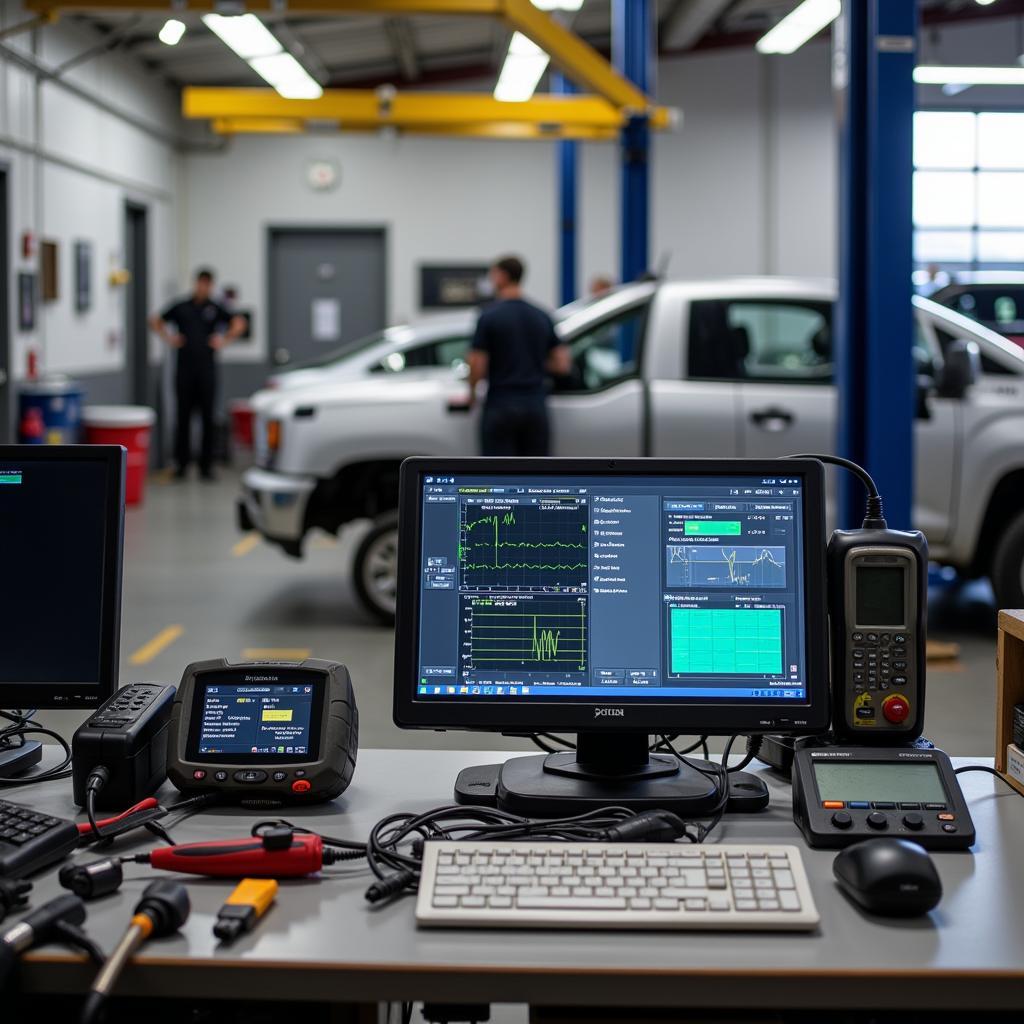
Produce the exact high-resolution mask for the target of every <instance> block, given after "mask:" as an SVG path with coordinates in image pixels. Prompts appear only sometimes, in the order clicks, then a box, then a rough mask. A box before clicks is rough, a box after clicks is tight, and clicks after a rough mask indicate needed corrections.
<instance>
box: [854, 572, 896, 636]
mask: <svg viewBox="0 0 1024 1024" xmlns="http://www.w3.org/2000/svg"><path fill="white" fill-rule="evenodd" d="M857 625H858V626H902V625H904V617H903V570H902V569H899V568H891V567H889V566H873V565H872V566H864V565H862V566H858V568H857Z"/></svg>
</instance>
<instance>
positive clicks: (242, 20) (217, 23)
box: [203, 14, 284, 60]
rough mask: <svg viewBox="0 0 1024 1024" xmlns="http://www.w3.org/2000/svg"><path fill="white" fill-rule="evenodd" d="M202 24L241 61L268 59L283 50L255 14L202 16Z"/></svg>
mask: <svg viewBox="0 0 1024 1024" xmlns="http://www.w3.org/2000/svg"><path fill="white" fill-rule="evenodd" d="M203 24H204V25H205V26H206V27H207V28H208V29H209V30H210V31H211V32H212V33H213V34H214V35H215V36H219V37H220V38H221V40H223V42H224V44H225V45H226V46H228V47H230V48H231V49H232V50H234V51H235V53H237V54H238V56H239V57H241V58H242V60H252V58H253V57H269V56H271V55H272V54H275V53H280V52H281V51H282V50H283V49H284V47H283V46H282V45H281V44H280V43H279V42H278V41H277V37H276V36H275V35H274V34H273V32H271V31H270V29H268V28H267V26H266V25H264V24H263V22H262V21H260V19H259V18H257V17H256V15H255V14H238V15H224V14H204V15H203Z"/></svg>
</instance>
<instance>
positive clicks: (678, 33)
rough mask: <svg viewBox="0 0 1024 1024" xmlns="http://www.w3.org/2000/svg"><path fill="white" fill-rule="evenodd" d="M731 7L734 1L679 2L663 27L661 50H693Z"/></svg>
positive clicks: (660, 41) (696, 0) (690, 0)
mask: <svg viewBox="0 0 1024 1024" xmlns="http://www.w3.org/2000/svg"><path fill="white" fill-rule="evenodd" d="M731 6H732V0H679V2H678V3H677V4H676V5H675V7H674V8H673V9H672V10H671V12H670V13H669V14H668V16H667V17H666V18H665V21H664V23H663V25H662V28H661V31H660V33H659V36H660V38H659V40H658V45H659V48H660V49H663V50H673V51H676V52H683V51H686V50H689V49H692V48H693V47H694V46H696V45H697V44H698V43H699V42H700V41H701V39H703V38H704V36H705V35H706V34H707V32H708V30H709V29H710V28H711V27H712V26H713V25H714V24H715V22H716V21H718V19H719V18H721V17H722V15H723V14H725V12H726V11H727V10H728V9H729V8H730V7H731Z"/></svg>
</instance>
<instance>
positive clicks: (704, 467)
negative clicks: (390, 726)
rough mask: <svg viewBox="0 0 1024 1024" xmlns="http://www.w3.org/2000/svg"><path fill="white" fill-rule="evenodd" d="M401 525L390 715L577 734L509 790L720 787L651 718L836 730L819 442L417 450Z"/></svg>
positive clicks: (439, 724)
mask: <svg viewBox="0 0 1024 1024" xmlns="http://www.w3.org/2000/svg"><path fill="white" fill-rule="evenodd" d="M399 530H400V533H399V593H398V609H397V633H396V668H395V698H394V718H395V722H396V724H398V725H399V726H401V727H403V728H426V729H472V730H492V731H499V732H504V733H518V734H524V733H536V732H575V733H577V734H578V741H577V747H578V749H577V751H576V753H575V754H573V753H569V754H558V755H552V756H550V757H548V758H546V759H544V758H540V759H538V758H519V759H516V761H512V762H508V763H507V764H506V765H505V766H504V768H503V769H502V778H501V780H500V788H499V792H500V793H504V795H505V797H506V799H505V804H506V806H509V807H512V806H513V805H515V806H516V807H518V808H519V809H523V810H537V809H538V807H539V806H540V804H541V802H542V801H543V798H544V796H545V795H548V796H551V795H552V794H553V793H554V794H561V797H560V798H559V799H560V801H561V802H560V804H559V807H560V809H561V810H566V809H568V808H578V807H581V806H583V805H584V804H585V803H586V799H585V798H586V795H587V794H591V795H592V796H593V797H594V799H595V800H596V799H603V800H604V802H610V800H609V799H606V798H618V799H620V800H625V801H626V802H629V803H631V805H634V806H644V805H647V804H648V803H649V804H650V805H651V806H666V804H670V803H672V802H673V797H672V794H673V792H676V791H677V790H678V787H680V786H683V788H684V789H686V788H687V786H688V787H689V789H688V792H690V796H691V797H692V798H693V799H697V796H698V794H703V796H702V797H701V799H703V800H704V801H705V803H706V802H707V800H709V799H711V797H712V794H711V793H710V791H709V788H708V782H707V779H706V778H702V777H701V776H700V775H699V773H696V774H695V773H687V772H686V771H685V770H684V769H683V768H681V767H680V763H679V762H678V761H677V760H676V759H675V758H661V757H648V744H647V737H648V735H650V734H687V735H692V734H709V735H716V734H717V735H731V734H740V735H745V734H756V733H765V732H773V733H789V734H800V733H816V732H822V731H824V730H825V729H826V728H827V725H828V716H829V695H828V668H827V638H826V615H825V604H826V596H825V595H826V589H825V575H824V497H823V469H822V466H821V464H820V463H818V462H816V461H814V460H786V461H766V460H743V459H730V460H705V459H693V460H676V459H614V460H609V459H434V458H430V459H428V458H414V459H408V460H406V462H405V463H403V465H402V470H401V482H400V524H399ZM517 762H531V763H530V764H529V765H525V764H519V763H517ZM687 775H689V778H688V779H684V778H683V776H687ZM659 780H660V781H659ZM517 793H518V795H519V797H520V799H519V800H518V801H516V800H515V799H514V797H515V796H516V794H517ZM676 795H677V799H675V801H674V802H675V805H676V806H680V805H682V804H684V803H686V800H685V798H684V796H683V795H682V793H680V792H677V794H676ZM627 798H628V799H627ZM697 802H698V803H699V802H700V801H699V800H697Z"/></svg>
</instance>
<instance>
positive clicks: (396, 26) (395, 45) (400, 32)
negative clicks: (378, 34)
mask: <svg viewBox="0 0 1024 1024" xmlns="http://www.w3.org/2000/svg"><path fill="white" fill-rule="evenodd" d="M384 32H385V33H386V34H387V37H388V43H389V44H390V45H391V52H392V53H393V54H394V57H395V63H396V64H397V65H398V69H399V71H401V73H402V77H403V78H404V79H405V80H406V81H407V82H415V81H417V79H419V77H420V62H419V57H418V56H417V54H416V38H415V36H414V35H413V31H412V25H410V24H409V21H408V20H407V19H406V18H386V19H385V21H384Z"/></svg>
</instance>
